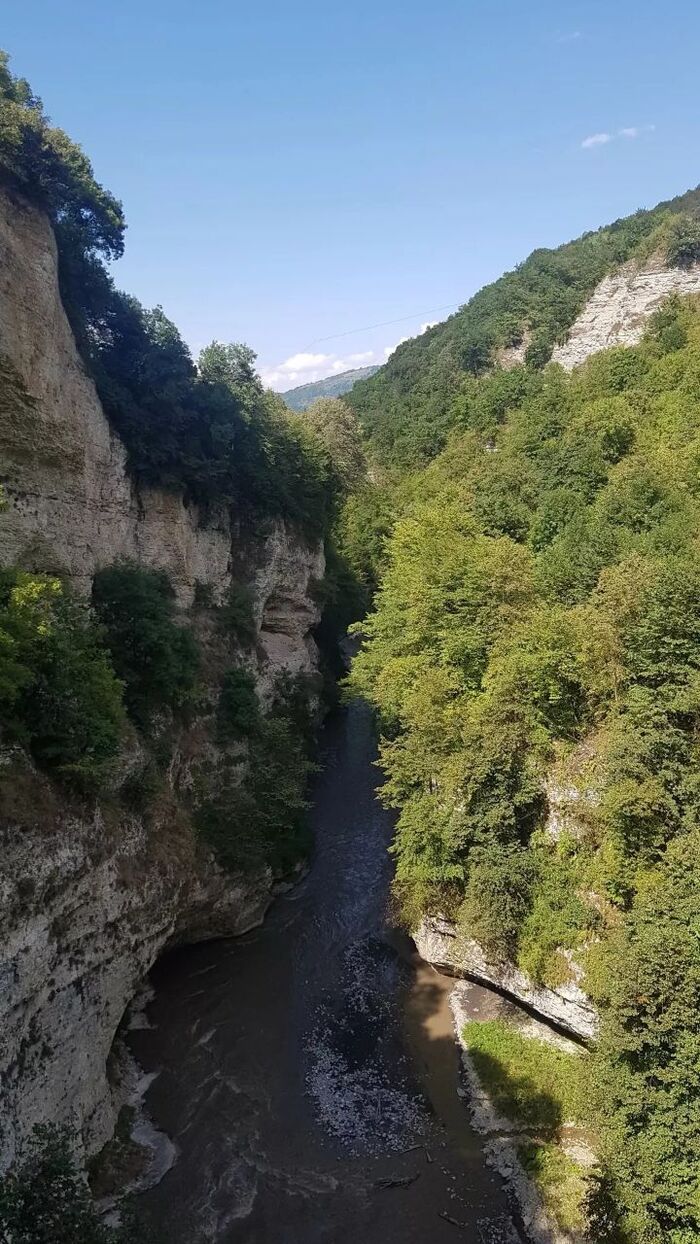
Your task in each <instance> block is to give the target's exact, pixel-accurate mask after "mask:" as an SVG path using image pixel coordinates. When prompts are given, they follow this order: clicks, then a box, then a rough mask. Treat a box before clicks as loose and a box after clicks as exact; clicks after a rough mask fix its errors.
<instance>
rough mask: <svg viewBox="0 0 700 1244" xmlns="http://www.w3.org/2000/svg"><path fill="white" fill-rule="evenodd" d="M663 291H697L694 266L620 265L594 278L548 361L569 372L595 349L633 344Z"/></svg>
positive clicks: (699, 278) (698, 275) (699, 279)
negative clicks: (594, 284)
mask: <svg viewBox="0 0 700 1244" xmlns="http://www.w3.org/2000/svg"><path fill="white" fill-rule="evenodd" d="M669 294H700V265H696V266H695V267H692V268H666V267H664V266H663V265H662V264H660V263H650V264H647V265H646V266H645V267H643V268H638V267H636V266H635V265H633V264H626V265H625V266H624V267H622V268H620V269H619V271H617V272H615V273H613V274H612V275H610V276H606V277H604V279H603V280H602V281H601V282H600V285H599V286H598V287H597V289H596V290H595V291H594V293H593V295H592V297H591V298H590V299H589V300H588V302H587V304H586V306H585V307H584V309H583V311H582V312H581V314H580V315H579V317H578V319H577V320H576V321H575V323H574V324H573V325H572V327H571V330H570V332H569V335H568V337H567V340H566V341H565V343H564V344H563V345H561V346H557V347H556V349H555V351H554V354H553V355H552V361H553V362H555V363H559V364H560V365H561V366H562V367H564V368H566V370H567V371H571V370H572V368H574V367H577V366H578V364H579V363H583V362H584V360H585V359H587V358H588V357H589V355H591V354H596V353H597V351H598V350H607V349H608V348H609V347H610V346H633V345H636V343H637V342H638V341H639V340H640V339H641V337H642V334H643V332H644V329H645V327H646V322H647V320H648V319H649V316H650V315H651V314H652V313H653V312H654V311H656V310H657V308H658V307H659V305H660V304H661V303H662V302H663V300H664V299H665V298H668V296H669Z"/></svg>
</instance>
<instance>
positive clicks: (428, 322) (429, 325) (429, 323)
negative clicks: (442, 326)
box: [420, 320, 440, 333]
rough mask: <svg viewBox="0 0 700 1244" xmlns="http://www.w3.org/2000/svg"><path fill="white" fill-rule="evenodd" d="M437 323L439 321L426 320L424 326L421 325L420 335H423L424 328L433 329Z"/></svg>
mask: <svg viewBox="0 0 700 1244" xmlns="http://www.w3.org/2000/svg"><path fill="white" fill-rule="evenodd" d="M439 323H440V321H439V320H426V321H425V324H421V326H420V330H421V332H422V333H424V332H425V330H426V328H433V327H434V326H435V325H436V324H439Z"/></svg>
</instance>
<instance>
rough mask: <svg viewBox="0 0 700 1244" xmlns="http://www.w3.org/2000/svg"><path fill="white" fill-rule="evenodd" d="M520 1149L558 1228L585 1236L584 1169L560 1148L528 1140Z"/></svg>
mask: <svg viewBox="0 0 700 1244" xmlns="http://www.w3.org/2000/svg"><path fill="white" fill-rule="evenodd" d="M517 1149H518V1157H519V1158H520V1161H521V1162H522V1164H523V1167H524V1169H525V1170H526V1171H527V1173H528V1175H529V1176H530V1178H531V1179H532V1181H533V1183H534V1184H535V1186H536V1188H537V1191H538V1192H539V1194H540V1197H541V1198H542V1203H543V1205H544V1207H545V1209H546V1210H547V1212H548V1213H549V1214H550V1215H551V1217H552V1218H553V1219H554V1221H555V1222H556V1223H557V1225H558V1226H559V1227H561V1228H562V1229H563V1230H564V1231H571V1232H572V1233H574V1232H575V1233H583V1232H585V1231H586V1229H587V1226H588V1222H587V1217H586V1213H585V1209H584V1206H585V1202H586V1195H587V1191H588V1180H587V1177H586V1171H585V1169H584V1168H583V1167H581V1166H579V1164H578V1162H575V1161H574V1159H573V1158H570V1157H569V1156H568V1154H566V1153H564V1152H563V1150H562V1149H560V1148H559V1147H558V1145H553V1144H540V1143H538V1142H537V1141H534V1140H527V1141H522V1142H521V1143H520V1144H519V1145H518V1146H517Z"/></svg>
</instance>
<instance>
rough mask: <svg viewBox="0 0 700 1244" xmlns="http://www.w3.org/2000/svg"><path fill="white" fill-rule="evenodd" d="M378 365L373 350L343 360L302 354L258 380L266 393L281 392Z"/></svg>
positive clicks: (271, 369)
mask: <svg viewBox="0 0 700 1244" xmlns="http://www.w3.org/2000/svg"><path fill="white" fill-rule="evenodd" d="M379 361H380V359H379V358H378V357H377V355H376V353H375V351H374V350H362V351H359V352H357V353H355V354H348V355H346V356H345V357H341V356H339V355H337V354H311V353H310V352H308V351H303V352H302V353H300V354H292V355H291V356H290V357H289V358H288V359H285V360H284V362H283V363H278V364H277V366H276V367H272V368H270V369H269V370H268V371H264V372H263V373H262V380H263V384H265V385H266V386H267V388H268V389H278V390H280V391H282V392H284V391H285V390H286V389H295V388H296V387H297V385H300V384H313V382H314V381H315V380H323V378H324V376H337V375H339V373H340V372H343V371H352V369H353V368H355V367H362V366H366V365H367V363H372V362H379Z"/></svg>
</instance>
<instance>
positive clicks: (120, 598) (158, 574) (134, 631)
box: [92, 561, 199, 728]
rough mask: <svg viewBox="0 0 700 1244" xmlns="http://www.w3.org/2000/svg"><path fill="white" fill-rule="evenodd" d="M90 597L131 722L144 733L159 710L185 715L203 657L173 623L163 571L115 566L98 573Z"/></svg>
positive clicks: (172, 607) (132, 565) (131, 565)
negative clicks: (120, 684) (121, 688)
mask: <svg viewBox="0 0 700 1244" xmlns="http://www.w3.org/2000/svg"><path fill="white" fill-rule="evenodd" d="M92 596H93V606H94V609H95V612H96V614H97V616H98V618H99V619H100V621H101V623H102V625H103V627H104V634H105V640H106V643H107V647H108V648H109V651H110V653H111V656H112V661H113V663H114V668H115V670H116V671H117V674H118V676H119V678H121V679H122V681H123V683H124V699H125V702H126V706H127V709H128V710H129V713H130V715H131V717H132V718H133V720H134V721H135V722H136V723H137V724H138V725H140V726H141V727H142V728H143V727H146V726H148V724H149V722H150V720H151V718H152V715H153V713H154V712H157V711H158V710H159V709H163V708H170V709H175V710H177V709H182V708H183V707H184V706H185V705H186V704H187V703H188V702H190V701H191V699H192V695H193V692H194V688H195V684H196V678H197V671H198V667H199V652H198V649H197V645H196V643H195V640H194V637H193V635H192V633H191V631H189V630H188V629H187V628H186V627H184V626H180V625H178V623H177V622H176V621H175V599H174V592H173V589H172V587H171V585H170V581H169V580H168V576H167V574H166V573H165V571H162V570H148V569H146V568H145V567H143V566H139V565H137V564H136V563H135V562H129V561H125V562H117V563H115V564H114V565H112V566H107V567H106V568H105V569H104V570H100V571H98V572H97V574H96V575H95V578H94V581H93V593H92Z"/></svg>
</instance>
